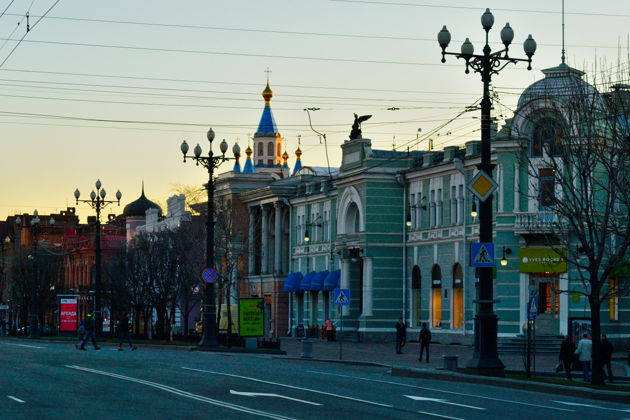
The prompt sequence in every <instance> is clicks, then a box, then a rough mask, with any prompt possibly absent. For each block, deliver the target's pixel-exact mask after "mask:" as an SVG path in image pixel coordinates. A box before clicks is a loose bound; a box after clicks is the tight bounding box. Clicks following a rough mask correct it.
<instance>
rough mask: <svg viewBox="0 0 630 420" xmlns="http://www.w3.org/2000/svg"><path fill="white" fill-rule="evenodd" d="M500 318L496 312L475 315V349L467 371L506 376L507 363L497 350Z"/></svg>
mask: <svg viewBox="0 0 630 420" xmlns="http://www.w3.org/2000/svg"><path fill="white" fill-rule="evenodd" d="M498 323H499V319H498V318H497V316H496V315H495V314H494V313H478V314H477V315H475V351H474V353H473V357H472V359H470V360H469V361H468V363H467V364H466V371H467V372H469V373H472V374H476V375H483V376H498V377H503V376H505V365H504V364H503V362H501V360H500V359H499V353H498V352H497V332H498Z"/></svg>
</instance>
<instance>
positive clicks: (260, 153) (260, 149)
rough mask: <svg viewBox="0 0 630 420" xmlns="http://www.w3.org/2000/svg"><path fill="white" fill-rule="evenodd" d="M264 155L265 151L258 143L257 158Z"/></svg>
mask: <svg viewBox="0 0 630 420" xmlns="http://www.w3.org/2000/svg"><path fill="white" fill-rule="evenodd" d="M264 154H265V149H264V146H263V144H262V143H258V157H261V156H262V155H264Z"/></svg>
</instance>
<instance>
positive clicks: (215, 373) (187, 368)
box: [182, 366, 394, 408]
mask: <svg viewBox="0 0 630 420" xmlns="http://www.w3.org/2000/svg"><path fill="white" fill-rule="evenodd" d="M182 369H186V370H192V371H196V372H202V373H212V374H214V375H222V376H230V377H232V378H239V379H247V380H249V381H253V382H260V383H263V384H270V385H277V386H283V387H285V388H291V389H299V390H300V391H308V392H314V393H316V394H322V395H329V396H331V397H335V398H341V399H344V400H350V401H358V402H362V403H366V404H371V405H377V406H379V407H387V408H394V406H393V405H390V404H381V403H376V402H373V401H368V400H362V399H360V398H354V397H348V396H345V395H339V394H333V393H331V392H324V391H318V390H316V389H310V388H302V387H299V386H294V385H287V384H281V383H278V382H271V381H263V380H262V379H256V378H250V377H248V376H241V375H233V374H231V373H223V372H214V371H211V370H204V369H193V368H189V367H185V366H182Z"/></svg>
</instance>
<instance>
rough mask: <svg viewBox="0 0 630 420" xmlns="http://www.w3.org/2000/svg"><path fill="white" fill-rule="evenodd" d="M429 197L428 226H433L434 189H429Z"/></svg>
mask: <svg viewBox="0 0 630 420" xmlns="http://www.w3.org/2000/svg"><path fill="white" fill-rule="evenodd" d="M429 198H430V201H429V226H430V227H435V190H431V192H430V193H429Z"/></svg>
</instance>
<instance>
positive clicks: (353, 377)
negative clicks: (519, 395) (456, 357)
mask: <svg viewBox="0 0 630 420" xmlns="http://www.w3.org/2000/svg"><path fill="white" fill-rule="evenodd" d="M306 372H310V373H319V374H321V375H330V376H340V377H342V378H350V379H359V380H362V381H369V382H380V383H383V384H391V385H398V386H406V387H409V388H415V389H423V390H425V391H435V392H443V393H445V394H453V395H462V396H465V397H473V398H481V399H484V400H491V401H501V402H506V403H511V404H520V405H527V406H530V407H539V408H548V409H550V410H558V411H569V412H573V411H575V410H569V409H567V408H558V407H552V406H550V405H539V404H532V403H526V402H522V401H513V400H506V399H504V398H495V397H486V396H485V395H476V394H466V393H464V392H456V391H445V390H443V389H437V388H427V387H424V386H418V385H410V384H404V383H400V382H393V381H384V380H382V379H371V378H362V377H360V376H349V375H341V374H339V373H330V372H322V371H319V370H307V371H306Z"/></svg>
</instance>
